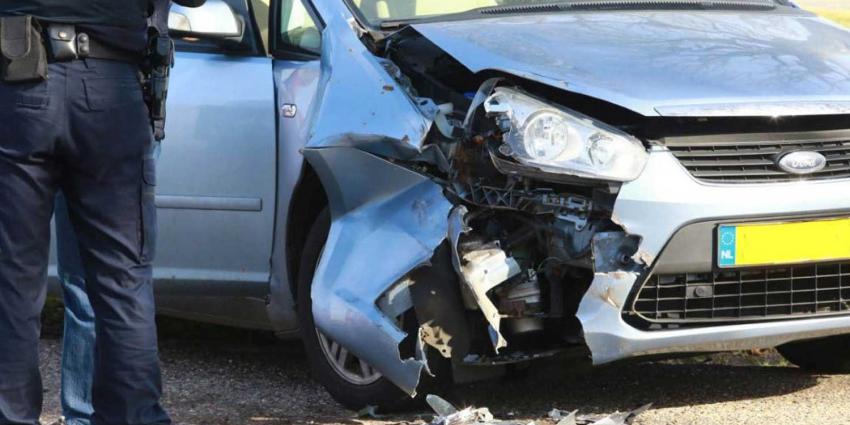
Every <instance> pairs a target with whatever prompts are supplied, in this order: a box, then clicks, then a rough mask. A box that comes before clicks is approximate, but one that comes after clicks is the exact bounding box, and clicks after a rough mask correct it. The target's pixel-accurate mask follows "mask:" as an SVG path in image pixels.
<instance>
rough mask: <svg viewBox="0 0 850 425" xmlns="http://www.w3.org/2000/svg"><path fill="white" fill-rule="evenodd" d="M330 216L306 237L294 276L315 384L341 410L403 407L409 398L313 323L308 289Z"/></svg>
mask: <svg viewBox="0 0 850 425" xmlns="http://www.w3.org/2000/svg"><path fill="white" fill-rule="evenodd" d="M330 224H331V220H330V214H329V213H328V211H327V210H325V211H323V212H322V213H321V214H320V215H319V217H318V218H317V219H316V222H315V223H314V224H313V227H312V228H311V229H310V233H309V234H308V235H307V242H306V244H305V246H304V251H303V254H302V256H301V266H300V268H299V273H298V319H299V322H300V324H301V336H302V339H303V342H304V348H305V351H306V354H307V360H308V362H309V363H310V369H311V370H312V372H313V375H314V377H315V379H316V380H317V381H319V383H320V384H322V386H324V387H325V389H326V390H327V391H328V392H329V393H330V394H331V396H332V397H333V398H334V399H335V400H336V401H337V402H339V403H340V404H342V405H343V406H345V407H347V408H349V409H352V410H360V409H363V408H365V407H367V406H376V407H378V408H380V409H382V410H396V409H399V408H403V407H406V406H407V405H408V404H409V403H410V401H411V399H410V397H409V396H408V395H407V394H405V393H404V392H403V391H401V390H400V389H399V388H398V387H396V386H395V385H394V384H393V383H392V382H390V381H389V380H388V379H386V378H385V377H383V376H382V375H381V374H380V372H378V371H377V370H375V369H374V368H373V367H372V366H371V365H369V364H368V363H366V362H364V361H363V360H360V359H359V358H357V357H356V356H355V355H353V354H352V353H349V352H348V350H346V349H345V348H344V347H342V346H341V345H339V344H338V343H337V342H336V341H334V340H332V339H331V338H329V337H327V336H326V335H324V334H323V333H322V332H321V331H319V330H318V329H317V328H316V326H315V324H314V322H313V304H312V297H311V296H310V294H311V287H312V284H313V275H314V273H315V271H316V266H317V265H318V263H319V257H320V256H321V253H322V250H323V248H324V245H325V241H326V240H327V236H328V231H329V230H330Z"/></svg>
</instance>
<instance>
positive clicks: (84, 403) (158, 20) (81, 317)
mask: <svg viewBox="0 0 850 425" xmlns="http://www.w3.org/2000/svg"><path fill="white" fill-rule="evenodd" d="M153 3H154V4H153V12H152V13H151V16H150V17H149V18H148V35H149V39H150V38H151V37H152V36H158V37H167V36H168V12H169V9H170V7H171V1H170V0H154V2H153ZM188 6H198V4H188ZM148 45H149V46H150V43H149V44H148ZM158 144H159V142H158V141H157V142H155V146H154V148H153V149H154V151H156V152H158V147H159V146H158ZM54 217H55V224H56V240H57V247H56V248H57V257H58V275H59V282H60V285H61V287H62V298H63V301H64V305H65V320H64V331H63V340H62V366H61V369H62V383H61V387H62V389H61V396H60V399H61V405H62V418H63V422H64V423H65V424H67V425H90V424H91V417H92V413H93V412H94V406H92V379H93V378H94V347H95V341H96V334H95V317H94V310H93V308H92V306H91V302H90V300H89V297H88V294H87V293H86V278H85V268H84V267H83V261H82V258H80V253H79V248H78V242H77V236H76V234H75V233H74V228H73V225H72V224H71V218H70V217H69V215H68V209H67V206H66V204H65V199H64V196H62V195H61V194H60V195H58V196H57V197H56V208H55V214H54Z"/></svg>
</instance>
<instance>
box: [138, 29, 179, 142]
mask: <svg viewBox="0 0 850 425" xmlns="http://www.w3.org/2000/svg"><path fill="white" fill-rule="evenodd" d="M172 66H174V40H172V39H171V38H169V37H168V36H167V35H166V36H162V35H154V36H153V37H151V39H150V41H149V43H148V52H147V58H146V60H145V65H144V66H143V67H142V68H143V74H144V76H145V84H144V87H145V101H146V102H147V104H148V109H149V110H150V117H151V127H152V128H153V133H154V138H155V139H156V140H157V141H160V140H162V139H164V138H165V102H166V100H167V99H168V79H169V77H170V74H171V67H172Z"/></svg>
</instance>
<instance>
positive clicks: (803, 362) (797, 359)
mask: <svg viewBox="0 0 850 425" xmlns="http://www.w3.org/2000/svg"><path fill="white" fill-rule="evenodd" d="M777 350H779V353H780V354H782V356H783V357H785V359H786V360H788V361H789V362H791V363H793V364H795V365H797V366H799V367H800V369H803V370H805V371H807V372H815V373H830V374H833V373H834V374H850V335H841V336H834V337H829V338H823V339H815V340H810V341H800V342H792V343H790V344H785V345H783V346H780V347H777Z"/></svg>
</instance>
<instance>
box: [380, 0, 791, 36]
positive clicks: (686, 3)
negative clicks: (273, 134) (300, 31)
mask: <svg viewBox="0 0 850 425" xmlns="http://www.w3.org/2000/svg"><path fill="white" fill-rule="evenodd" d="M777 4H779V5H787V4H788V2H787V1H786V0H566V1H559V2H551V3H536V4H516V5H502V6H488V7H480V8H477V9H470V10H467V11H464V12H459V13H451V14H445V15H438V16H434V17H430V18H415V19H405V20H395V21H383V22H381V23H380V24H379V26H380V28H381V29H385V30H391V29H398V28H401V27H404V26H407V25H410V24H412V23H421V22H435V21H449V20H458V19H469V18H474V17H476V16H481V15H518V14H526V13H556V12H570V11H582V10H676V9H682V10H771V9H775V8H776V6H777Z"/></svg>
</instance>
